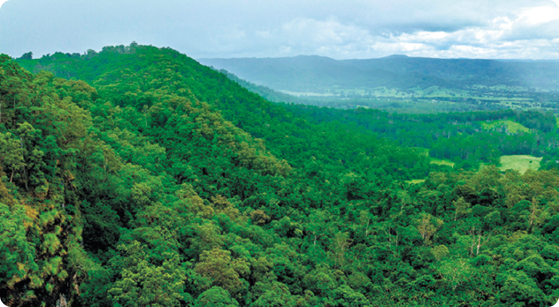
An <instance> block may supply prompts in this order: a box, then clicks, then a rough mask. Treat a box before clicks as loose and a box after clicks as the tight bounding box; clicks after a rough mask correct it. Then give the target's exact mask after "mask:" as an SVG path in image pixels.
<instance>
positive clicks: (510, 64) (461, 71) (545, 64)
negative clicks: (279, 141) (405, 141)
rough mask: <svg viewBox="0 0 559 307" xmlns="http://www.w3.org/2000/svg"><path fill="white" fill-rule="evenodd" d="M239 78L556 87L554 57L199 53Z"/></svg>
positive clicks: (362, 85)
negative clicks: (214, 55)
mask: <svg viewBox="0 0 559 307" xmlns="http://www.w3.org/2000/svg"><path fill="white" fill-rule="evenodd" d="M199 61H200V62H201V63H202V64H204V65H209V66H213V67H215V68H217V69H225V70H227V71H229V72H231V73H233V74H235V75H237V76H239V77H240V78H242V79H246V80H247V81H250V82H253V83H256V84H258V85H264V86H268V87H271V88H273V89H276V90H287V91H294V92H316V93H321V92H324V91H329V90H334V89H364V90H367V89H372V88H376V87H383V86H384V87H388V88H398V89H408V88H414V87H420V88H428V87H430V86H439V87H444V88H468V87H472V86H474V85H484V86H495V85H507V86H521V87H526V88H538V89H552V90H559V61H502V60H473V59H434V58H413V57H407V56H402V55H394V56H389V57H385V58H378V59H364V60H334V59H331V58H327V57H320V56H297V57H285V58H234V59H200V60H199Z"/></svg>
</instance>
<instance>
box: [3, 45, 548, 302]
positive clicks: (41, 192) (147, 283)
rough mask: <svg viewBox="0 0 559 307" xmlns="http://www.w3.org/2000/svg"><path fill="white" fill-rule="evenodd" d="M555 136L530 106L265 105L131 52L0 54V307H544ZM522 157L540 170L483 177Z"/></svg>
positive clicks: (175, 64)
mask: <svg viewBox="0 0 559 307" xmlns="http://www.w3.org/2000/svg"><path fill="white" fill-rule="evenodd" d="M511 123H513V124H511ZM512 127H515V129H513V128H512ZM519 127H520V128H519ZM513 130H514V131H513ZM556 134H557V122H556V119H555V116H554V115H553V113H550V112H547V111H545V110H528V111H525V110H499V111H477V112H461V113H459V112H451V113H436V114H408V113H406V114H400V113H393V112H388V111H384V110H373V109H365V108H356V109H349V110H344V109H334V108H324V107H315V106H309V105H302V104H294V103H289V101H287V102H285V103H276V102H270V101H269V100H266V99H265V98H263V97H262V96H260V95H258V94H256V93H253V92H251V91H249V90H247V89H246V88H244V87H242V86H241V85H240V84H239V83H238V82H235V81H233V80H231V79H230V78H229V77H228V76H227V75H226V74H224V73H221V72H219V71H216V70H215V69H212V68H210V67H206V66H203V65H200V64H199V63H198V62H197V61H195V60H194V59H192V58H189V57H187V56H186V55H184V54H181V53H179V52H177V51H175V50H172V49H170V48H156V47H153V46H143V45H138V44H136V43H132V44H131V45H129V46H108V47H105V48H103V50H102V51H100V52H96V51H94V50H88V51H87V52H85V53H83V54H77V53H76V54H65V53H60V52H59V53H55V54H53V55H46V56H43V57H41V58H40V59H33V58H32V56H30V55H29V54H27V55H25V56H23V57H22V58H19V59H13V58H10V57H9V56H7V55H0V178H1V179H0V217H1V219H2V223H0V259H2V261H0V298H1V299H2V301H3V302H4V303H5V304H6V305H8V306H11V307H13V306H48V307H51V306H115V307H116V306H123V307H129V306H130V307H133V306H134V307H135V306H151V307H156V306H197V307H198V306H228V307H232V306H254V307H257V306H344V307H350V306H351V307H354V306H550V305H552V304H554V303H555V302H556V301H557V299H558V298H559V229H558V226H559V215H558V214H557V213H558V212H559V171H558V170H557V167H558V164H557V163H555V162H556V160H557V159H559V149H557V141H556V140H558V138H557V135H556ZM521 154H522V155H534V156H538V157H542V158H543V160H542V166H541V167H540V169H539V170H537V171H536V170H528V171H526V172H524V173H521V172H519V171H516V170H506V171H503V170H501V169H499V168H498V167H499V163H500V161H499V158H500V157H501V156H502V155H521ZM433 158H439V159H447V160H452V161H454V162H455V165H454V167H451V166H449V165H444V164H436V163H432V160H431V159H433ZM418 179H420V181H419V182H416V181H414V180H418Z"/></svg>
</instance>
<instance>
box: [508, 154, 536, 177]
mask: <svg viewBox="0 0 559 307" xmlns="http://www.w3.org/2000/svg"><path fill="white" fill-rule="evenodd" d="M541 160H542V158H536V157H533V156H502V157H501V167H500V169H501V171H505V170H508V169H512V170H517V171H518V172H520V173H521V174H524V173H525V172H526V171H527V170H528V169H531V170H538V169H539V168H540V162H541Z"/></svg>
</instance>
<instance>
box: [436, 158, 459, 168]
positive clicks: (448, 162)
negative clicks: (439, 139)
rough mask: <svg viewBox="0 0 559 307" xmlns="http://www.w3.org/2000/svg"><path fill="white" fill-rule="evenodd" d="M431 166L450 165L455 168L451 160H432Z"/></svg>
mask: <svg viewBox="0 0 559 307" xmlns="http://www.w3.org/2000/svg"><path fill="white" fill-rule="evenodd" d="M431 164H438V165H448V166H450V167H454V162H452V161H450V160H442V159H437V158H431Z"/></svg>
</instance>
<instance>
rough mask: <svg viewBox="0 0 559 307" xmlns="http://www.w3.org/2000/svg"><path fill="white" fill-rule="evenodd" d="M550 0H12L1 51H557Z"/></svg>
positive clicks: (558, 9) (6, 8)
mask: <svg viewBox="0 0 559 307" xmlns="http://www.w3.org/2000/svg"><path fill="white" fill-rule="evenodd" d="M0 1H2V0H0ZM557 2H559V0H558V1H551V0H492V1H486V0H469V1H463V0H454V1H448V0H431V1H422V0H392V1H385V0H345V1H341V0H320V1H319V0H274V1H261V0H238V1H227V0H189V1H180V0H159V1H147V0H119V1H115V0H97V1H93V0H49V1H44V0H10V1H9V2H6V3H5V4H4V5H3V6H2V7H1V9H0V52H6V53H8V54H10V55H12V56H20V55H21V54H23V53H24V52H27V51H33V52H34V54H36V55H40V54H45V53H53V52H55V51H63V52H83V51H84V50H87V49H89V48H91V49H97V50H98V49H100V48H101V47H103V46H105V45H109V44H129V43H130V42H132V41H137V42H138V43H142V44H153V45H156V46H170V47H172V48H176V49H178V50H180V51H181V52H184V53H187V54H188V55H190V56H194V57H195V58H196V57H197V58H200V57H247V56H248V57H250V56H256V57H274V56H293V55H299V54H319V55H324V56H330V57H334V58H370V57H380V56H386V55H390V54H393V53H398V54H407V55H410V56H433V57H472V58H486V57H489V58H495V57H503V58H513V57H522V58H559V56H558V55H557V52H555V51H554V50H559V48H558V47H559V45H558V42H557V40H556V39H557V38H558V37H559V6H558V5H557Z"/></svg>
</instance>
